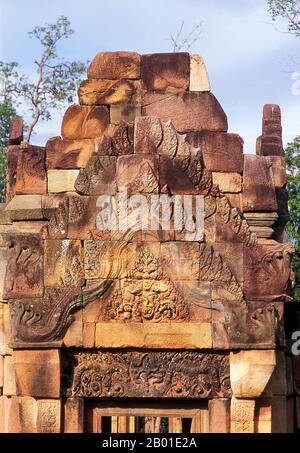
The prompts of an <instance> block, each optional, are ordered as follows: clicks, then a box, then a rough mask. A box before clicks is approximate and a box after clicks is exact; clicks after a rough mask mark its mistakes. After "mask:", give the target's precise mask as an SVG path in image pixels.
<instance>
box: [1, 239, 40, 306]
mask: <svg viewBox="0 0 300 453" xmlns="http://www.w3.org/2000/svg"><path fill="white" fill-rule="evenodd" d="M5 240H6V243H7V247H8V261H7V268H6V274H5V282H4V290H3V297H4V298H5V299H12V298H15V297H24V298H27V297H42V296H43V293H44V281H43V270H44V264H43V254H44V252H43V244H42V241H41V239H40V238H39V236H36V235H33V234H28V235H25V234H6V235H5Z"/></svg>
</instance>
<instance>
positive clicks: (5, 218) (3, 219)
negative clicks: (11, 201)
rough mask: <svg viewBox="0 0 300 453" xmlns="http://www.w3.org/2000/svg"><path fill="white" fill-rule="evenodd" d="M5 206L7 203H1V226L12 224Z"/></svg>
mask: <svg viewBox="0 0 300 453" xmlns="http://www.w3.org/2000/svg"><path fill="white" fill-rule="evenodd" d="M5 207H6V203H0V226H2V225H11V224H12V221H11V220H10V217H9V215H8V213H7V212H6V211H5Z"/></svg>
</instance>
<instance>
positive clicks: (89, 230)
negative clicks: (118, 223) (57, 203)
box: [68, 194, 110, 240]
mask: <svg viewBox="0 0 300 453" xmlns="http://www.w3.org/2000/svg"><path fill="white" fill-rule="evenodd" d="M97 199H98V197H94V196H91V197H86V196H81V195H77V194H74V195H69V219H68V238H69V239H80V240H84V239H95V240H96V239H97V240H98V239H99V240H100V239H101V238H102V240H104V239H106V237H105V233H110V232H108V231H104V230H103V231H101V230H99V229H98V228H97V225H96V221H97V216H98V213H99V210H100V208H99V207H97ZM109 238H110V234H109V236H108V237H107V239H109Z"/></svg>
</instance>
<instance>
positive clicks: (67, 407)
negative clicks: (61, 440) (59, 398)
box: [64, 397, 84, 433]
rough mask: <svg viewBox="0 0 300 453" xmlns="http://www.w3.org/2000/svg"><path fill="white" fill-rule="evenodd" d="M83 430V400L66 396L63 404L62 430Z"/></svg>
mask: <svg viewBox="0 0 300 453" xmlns="http://www.w3.org/2000/svg"><path fill="white" fill-rule="evenodd" d="M83 431H84V400H83V398H78V397H75V398H67V399H66V401H65V404H64V432H65V433H83Z"/></svg>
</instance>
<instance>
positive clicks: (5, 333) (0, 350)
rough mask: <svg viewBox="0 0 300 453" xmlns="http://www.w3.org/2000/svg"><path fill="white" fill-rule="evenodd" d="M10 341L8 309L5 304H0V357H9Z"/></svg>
mask: <svg viewBox="0 0 300 453" xmlns="http://www.w3.org/2000/svg"><path fill="white" fill-rule="evenodd" d="M10 340H11V316H10V307H9V305H8V304H7V303H4V302H0V355H1V356H5V355H11V354H12V350H11V349H10V347H9V346H8V345H9V344H10Z"/></svg>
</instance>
